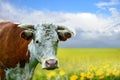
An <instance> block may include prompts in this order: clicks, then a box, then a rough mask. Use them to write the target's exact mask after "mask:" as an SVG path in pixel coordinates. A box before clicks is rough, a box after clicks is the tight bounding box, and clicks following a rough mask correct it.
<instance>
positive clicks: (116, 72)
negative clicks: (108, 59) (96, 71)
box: [112, 69, 120, 76]
mask: <svg viewBox="0 0 120 80" xmlns="http://www.w3.org/2000/svg"><path fill="white" fill-rule="evenodd" d="M112 74H113V75H114V76H119V75H120V71H118V70H116V69H115V70H113V72H112Z"/></svg>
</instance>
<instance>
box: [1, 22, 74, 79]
mask: <svg viewBox="0 0 120 80" xmlns="http://www.w3.org/2000/svg"><path fill="white" fill-rule="evenodd" d="M72 35H73V31H72V30H70V29H68V28H67V27H64V26H57V25H53V24H37V25H26V24H15V23H13V22H1V23H0V78H1V80H31V79H32V75H33V72H34V69H35V67H36V65H37V64H38V63H40V64H41V66H42V68H43V69H47V70H51V69H55V68H58V67H59V62H58V59H57V57H56V54H57V48H58V43H59V41H66V40H67V39H68V38H71V36H72Z"/></svg>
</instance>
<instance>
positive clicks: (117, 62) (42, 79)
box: [33, 48, 120, 80]
mask: <svg viewBox="0 0 120 80" xmlns="http://www.w3.org/2000/svg"><path fill="white" fill-rule="evenodd" d="M57 56H58V59H59V63H60V68H59V69H56V70H54V71H55V72H58V71H59V70H61V69H62V70H64V71H65V72H66V73H67V74H68V75H70V74H71V73H72V74H76V73H77V72H79V71H88V70H89V66H90V65H94V66H96V67H97V66H103V65H105V64H110V66H111V69H113V68H117V69H119V70H120V48H59V49H58V54H57ZM49 72H50V71H47V70H42V69H41V65H38V66H37V68H36V70H35V74H34V77H33V80H46V75H47V74H48V73H49Z"/></svg>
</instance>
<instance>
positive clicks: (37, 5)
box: [8, 0, 105, 12]
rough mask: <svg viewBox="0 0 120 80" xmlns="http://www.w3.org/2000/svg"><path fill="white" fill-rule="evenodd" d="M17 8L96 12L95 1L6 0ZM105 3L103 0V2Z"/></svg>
mask: <svg viewBox="0 0 120 80" xmlns="http://www.w3.org/2000/svg"><path fill="white" fill-rule="evenodd" d="M8 1H9V2H10V3H11V4H13V5H15V6H17V7H18V8H19V7H28V8H32V9H37V10H49V11H63V12H89V11H90V12H96V10H97V8H96V6H95V3H97V0H89V1H88V0H83V1H81V0H51V1H50V0H35V1H34V0H8ZM104 1H105V0H104Z"/></svg>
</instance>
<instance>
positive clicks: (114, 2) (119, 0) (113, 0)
mask: <svg viewBox="0 0 120 80" xmlns="http://www.w3.org/2000/svg"><path fill="white" fill-rule="evenodd" d="M119 4H120V0H110V2H99V3H97V4H96V6H97V7H99V8H103V9H105V7H107V6H114V5H119Z"/></svg>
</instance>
